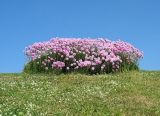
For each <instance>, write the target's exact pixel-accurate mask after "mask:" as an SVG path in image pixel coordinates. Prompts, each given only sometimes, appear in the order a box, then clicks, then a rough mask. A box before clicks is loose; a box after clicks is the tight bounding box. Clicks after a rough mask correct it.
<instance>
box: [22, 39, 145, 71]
mask: <svg viewBox="0 0 160 116" xmlns="http://www.w3.org/2000/svg"><path fill="white" fill-rule="evenodd" d="M25 54H26V56H27V58H28V62H27V64H26V65H25V68H24V72H27V73H41V72H42V73H50V72H54V73H55V72H56V73H67V72H80V73H89V74H96V73H111V72H117V71H124V70H138V60H139V59H140V58H142V57H143V54H142V52H141V51H139V50H138V49H137V48H135V47H134V46H132V45H131V44H129V43H127V42H123V41H110V40H107V39H74V38H54V39H51V40H50V41H46V42H38V43H34V44H33V45H30V46H28V47H26V49H25Z"/></svg>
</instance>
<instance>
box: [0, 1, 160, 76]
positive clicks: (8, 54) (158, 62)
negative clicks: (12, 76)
mask: <svg viewBox="0 0 160 116" xmlns="http://www.w3.org/2000/svg"><path fill="white" fill-rule="evenodd" d="M159 6H160V0H0V55H1V57H0V72H1V73H2V72H21V71H22V69H23V66H24V63H25V62H26V59H25V55H24V53H23V50H24V48H25V47H26V46H27V45H29V44H32V43H34V42H38V41H46V40H49V39H50V38H52V37H93V38H96V37H105V38H109V39H111V40H117V39H121V40H124V41H127V42H129V43H131V44H133V45H134V46H135V47H137V48H139V49H140V50H142V51H143V52H144V58H143V59H142V60H141V61H140V68H141V69H145V70H160V7H159Z"/></svg>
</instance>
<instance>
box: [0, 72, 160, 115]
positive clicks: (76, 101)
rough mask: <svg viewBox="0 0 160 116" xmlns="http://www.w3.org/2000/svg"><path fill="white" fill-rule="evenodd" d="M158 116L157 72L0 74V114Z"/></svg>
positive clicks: (159, 87) (159, 81)
mask: <svg viewBox="0 0 160 116" xmlns="http://www.w3.org/2000/svg"><path fill="white" fill-rule="evenodd" d="M14 114H16V115H19V116H23V115H37V116H40V115H47V116H50V115H57V116H61V115H68V116H70V115H82V116H84V115H92V116H94V115H96V116H103V115H105V116H107V115H157V116H158V115H160V72H153V71H152V72H147V71H140V72H136V71H132V72H125V73H118V74H109V75H108V74H107V75H92V76H89V75H81V74H67V75H63V74H61V75H53V74H52V75H51V74H50V75H45V74H36V75H27V74H0V115H2V116H3V115H4V116H5V115H6V116H10V115H14Z"/></svg>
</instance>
